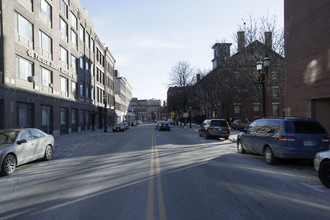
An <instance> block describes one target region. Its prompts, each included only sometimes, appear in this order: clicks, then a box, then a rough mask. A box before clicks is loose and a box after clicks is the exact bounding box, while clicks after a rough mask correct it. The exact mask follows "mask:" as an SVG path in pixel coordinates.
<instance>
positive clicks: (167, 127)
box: [157, 121, 171, 131]
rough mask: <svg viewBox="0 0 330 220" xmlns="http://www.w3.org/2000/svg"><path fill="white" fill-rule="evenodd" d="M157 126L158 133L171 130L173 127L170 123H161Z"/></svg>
mask: <svg viewBox="0 0 330 220" xmlns="http://www.w3.org/2000/svg"><path fill="white" fill-rule="evenodd" d="M157 124H158V126H157V128H158V131H164V130H167V131H170V130H171V125H170V123H168V121H159V122H158V123H157Z"/></svg>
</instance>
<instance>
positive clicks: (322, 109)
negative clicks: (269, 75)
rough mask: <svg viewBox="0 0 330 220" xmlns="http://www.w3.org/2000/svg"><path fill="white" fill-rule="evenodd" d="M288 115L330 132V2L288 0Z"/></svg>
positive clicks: (286, 35) (286, 6)
mask: <svg viewBox="0 0 330 220" xmlns="http://www.w3.org/2000/svg"><path fill="white" fill-rule="evenodd" d="M284 18H285V44H286V45H285V54H286V94H287V96H286V115H288V116H301V117H309V118H313V119H316V120H318V121H319V122H320V123H321V124H322V125H323V126H324V127H325V128H326V129H327V131H328V132H330V41H329V39H330V1H328V0H317V1H315V0H305V1H299V0H290V1H288V0H285V1H284Z"/></svg>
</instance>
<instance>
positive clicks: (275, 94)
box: [272, 86, 279, 99]
mask: <svg viewBox="0 0 330 220" xmlns="http://www.w3.org/2000/svg"><path fill="white" fill-rule="evenodd" d="M272 94H273V99H278V98H279V87H278V86H273V87H272Z"/></svg>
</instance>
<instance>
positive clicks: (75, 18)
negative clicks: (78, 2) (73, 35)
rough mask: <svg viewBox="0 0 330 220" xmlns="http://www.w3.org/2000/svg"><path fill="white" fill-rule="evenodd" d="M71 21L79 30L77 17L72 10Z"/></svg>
mask: <svg viewBox="0 0 330 220" xmlns="http://www.w3.org/2000/svg"><path fill="white" fill-rule="evenodd" d="M70 21H71V25H72V27H74V29H76V30H78V25H77V17H76V16H75V15H74V14H73V13H72V11H70Z"/></svg>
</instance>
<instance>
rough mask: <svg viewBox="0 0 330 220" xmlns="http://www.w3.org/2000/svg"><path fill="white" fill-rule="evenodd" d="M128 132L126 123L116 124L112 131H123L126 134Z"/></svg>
mask: <svg viewBox="0 0 330 220" xmlns="http://www.w3.org/2000/svg"><path fill="white" fill-rule="evenodd" d="M125 130H126V128H125V124H124V123H116V124H115V126H113V129H112V131H113V132H117V131H122V132H124V131H125Z"/></svg>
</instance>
